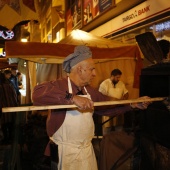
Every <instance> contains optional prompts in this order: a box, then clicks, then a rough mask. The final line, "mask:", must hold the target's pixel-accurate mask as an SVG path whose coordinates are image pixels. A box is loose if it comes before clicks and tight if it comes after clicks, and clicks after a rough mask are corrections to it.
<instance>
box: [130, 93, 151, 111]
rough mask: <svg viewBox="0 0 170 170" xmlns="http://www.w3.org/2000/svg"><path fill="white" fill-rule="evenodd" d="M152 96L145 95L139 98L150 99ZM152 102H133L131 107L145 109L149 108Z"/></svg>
mask: <svg viewBox="0 0 170 170" xmlns="http://www.w3.org/2000/svg"><path fill="white" fill-rule="evenodd" d="M149 98H150V97H148V96H143V97H139V98H138V99H149ZM151 103H152V102H150V101H146V102H140V103H131V104H130V105H131V107H132V108H133V109H135V108H137V109H141V110H144V109H147V107H148V105H149V104H151Z"/></svg>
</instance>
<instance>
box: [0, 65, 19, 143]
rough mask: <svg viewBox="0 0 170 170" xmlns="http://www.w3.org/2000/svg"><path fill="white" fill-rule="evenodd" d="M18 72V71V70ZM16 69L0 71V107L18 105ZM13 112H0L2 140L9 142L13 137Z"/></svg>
mask: <svg viewBox="0 0 170 170" xmlns="http://www.w3.org/2000/svg"><path fill="white" fill-rule="evenodd" d="M18 73H19V72H18ZM18 73H17V69H16V68H11V69H6V70H4V71H2V72H1V73H0V109H2V108H3V107H16V106H19V105H20V98H21V95H20V91H19V84H18V83H19V82H18V76H17V74H18ZM14 122H15V112H11V113H10V112H7V113H2V111H1V113H0V126H1V130H2V134H3V136H2V142H3V143H9V142H11V141H12V138H13V126H14Z"/></svg>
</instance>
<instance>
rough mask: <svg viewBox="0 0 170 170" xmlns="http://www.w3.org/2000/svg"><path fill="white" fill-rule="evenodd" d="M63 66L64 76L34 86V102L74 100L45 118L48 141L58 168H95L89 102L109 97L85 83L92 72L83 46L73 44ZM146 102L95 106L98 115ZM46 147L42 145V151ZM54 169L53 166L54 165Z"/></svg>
mask: <svg viewBox="0 0 170 170" xmlns="http://www.w3.org/2000/svg"><path fill="white" fill-rule="evenodd" d="M63 69H64V70H65V71H66V72H67V73H69V74H68V75H69V76H68V77H66V78H62V79H58V80H54V81H50V82H45V83H43V84H39V85H37V86H36V87H35V89H34V92H33V103H34V105H61V104H62V105H67V104H75V105H76V106H77V108H74V109H60V110H52V111H51V113H50V114H49V115H48V119H47V133H48V136H49V138H50V143H54V144H55V145H56V147H57V149H56V153H55V154H56V162H57V166H58V169H59V170H75V169H77V170H97V163H96V158H95V154H94V151H93V146H92V144H91V140H92V138H93V136H94V123H93V117H92V116H93V112H94V106H93V102H98V101H108V100H112V98H111V97H107V96H104V95H103V94H102V93H100V92H99V91H98V90H97V89H94V88H92V87H91V86H90V85H89V84H90V83H91V82H92V80H93V79H94V78H95V76H96V72H95V64H94V62H93V59H92V52H91V51H90V48H88V47H86V46H77V47H75V50H74V53H72V54H70V55H69V56H67V57H66V58H65V60H64V62H63ZM147 106H148V103H145V104H133V105H131V106H130V105H124V106H121V107H120V106H119V107H113V108H110V109H106V108H105V109H103V110H101V108H100V110H96V109H97V108H95V110H96V111H95V113H97V114H100V115H118V114H123V113H125V112H127V111H129V110H131V109H132V107H133V108H140V109H145V108H146V107H147ZM47 152H48V147H47V149H46V154H49V153H47ZM56 169H57V168H56Z"/></svg>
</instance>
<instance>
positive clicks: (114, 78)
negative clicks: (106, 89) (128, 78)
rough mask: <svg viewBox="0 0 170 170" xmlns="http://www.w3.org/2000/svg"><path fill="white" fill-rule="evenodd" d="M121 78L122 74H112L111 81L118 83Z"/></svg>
mask: <svg viewBox="0 0 170 170" xmlns="http://www.w3.org/2000/svg"><path fill="white" fill-rule="evenodd" d="M120 78H121V75H116V76H113V75H112V76H111V81H112V83H113V84H117V83H118V82H119V80H120Z"/></svg>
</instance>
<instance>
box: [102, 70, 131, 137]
mask: <svg viewBox="0 0 170 170" xmlns="http://www.w3.org/2000/svg"><path fill="white" fill-rule="evenodd" d="M121 76H122V72H121V71H120V70H119V69H114V70H112V71H111V76H110V78H108V79H106V80H104V81H103V82H102V83H101V84H100V86H99V91H100V92H101V93H102V94H104V95H107V96H110V97H113V98H115V99H120V100H127V99H128V97H129V92H128V90H127V89H126V86H125V84H124V83H123V82H122V81H121V80H120V79H121ZM122 117H123V115H120V116H118V117H115V118H113V119H111V120H110V122H107V123H106V124H104V127H103V133H104V134H105V133H108V132H110V131H111V129H112V128H113V126H114V128H115V126H118V125H119V124H121V123H120V122H121V118H122ZM108 119H110V117H107V116H103V122H105V121H107V120H108Z"/></svg>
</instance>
